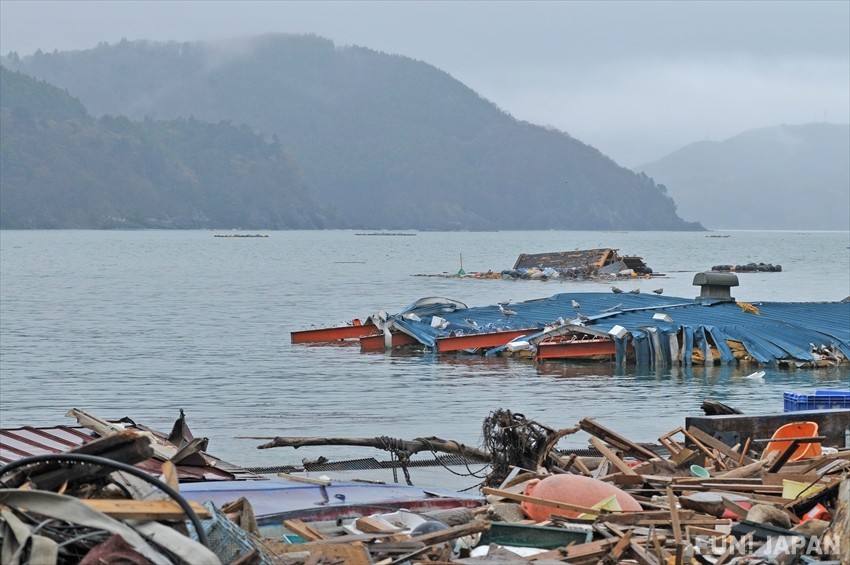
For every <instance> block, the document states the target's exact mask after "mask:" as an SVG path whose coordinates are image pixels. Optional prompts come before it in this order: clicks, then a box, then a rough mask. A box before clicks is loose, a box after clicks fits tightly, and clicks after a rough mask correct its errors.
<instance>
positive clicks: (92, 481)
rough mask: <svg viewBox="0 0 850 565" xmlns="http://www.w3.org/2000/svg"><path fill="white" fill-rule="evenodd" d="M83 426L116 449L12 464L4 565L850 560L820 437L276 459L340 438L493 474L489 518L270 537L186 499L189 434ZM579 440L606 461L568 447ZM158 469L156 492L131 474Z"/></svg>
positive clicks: (701, 438)
mask: <svg viewBox="0 0 850 565" xmlns="http://www.w3.org/2000/svg"><path fill="white" fill-rule="evenodd" d="M80 415H82V416H85V417H88V415H85V414H84V413H79V414H78V415H77V417H78V420H79V419H81V416H80ZM839 417H840V416H839ZM181 421H182V416H181ZM86 422H87V425H88V426H89V427H90V428H94V427H97V428H98V430H99V431H98V433H99V434H100V435H101V436H102V437H101V439H97V440H95V441H92V442H90V443H86V444H84V445H82V446H81V447H78V448H76V449H74V450H71V451H70V452H68V453H63V454H55V455H52V456H47V455H45V456H37V457H29V458H28V459H21V460H19V461H16V462H13V463H9V464H7V465H5V466H4V467H0V480H2V489H0V562H2V563H4V564H6V563H9V564H12V565H16V564H18V563H38V564H41V563H44V564H49V563H85V564H93V563H111V562H120V563H128V564H136V563H140V564H141V563H239V564H247V563H252V564H273V563H279V564H330V563H363V564H369V563H381V564H385V565H389V564H401V563H468V564H477V563H572V564H576V565H585V564H587V565H590V564H613V563H639V564H641V565H661V564H665V565H666V564H671V565H674V564H680V563H682V564H684V563H692V564H696V563H700V564H716V565H723V564H732V563H776V564H781V565H791V564H794V563H812V562H830V561H831V562H833V563H842V564H847V563H850V449H848V448H847V447H846V446H840V447H839V446H828V445H825V443H824V440H825V438H824V437H822V436H817V435H813V436H808V437H791V438H787V439H786V441H785V443H781V444H780V443H778V442H776V441H774V440H772V439H770V438H768V439H767V440H764V441H758V440H753V441H750V440H747V441H746V442H745V444H744V445H727V444H725V443H723V442H722V441H720V440H719V439H717V438H715V437H713V436H711V435H709V434H707V433H705V432H703V431H701V430H700V429H697V428H694V427H690V428H688V429H684V428H677V429H675V430H672V431H670V432H669V433H667V434H664V435H663V436H661V437H660V438H658V444H657V445H647V444H640V443H637V442H634V441H631V440H630V439H628V438H626V437H624V436H622V435H620V434H618V433H617V432H615V431H613V430H610V429H608V428H606V427H605V426H603V425H601V424H600V423H599V422H597V421H595V420H593V419H589V418H585V419H583V420H581V421H580V422H579V423H578V424H577V425H576V426H574V427H571V428H566V429H555V428H550V427H548V426H545V425H542V424H539V423H537V422H534V421H533V420H530V419H527V418H525V417H524V416H522V415H521V414H515V413H512V412H510V411H508V410H498V411H495V412H493V413H492V414H491V415H490V417H488V418H487V419H486V420H485V423H484V431H485V446H484V447H483V448H469V447H466V446H463V445H462V444H459V443H457V442H453V441H446V440H441V439H439V438H419V439H417V440H413V441H402V440H391V439H390V438H377V439H378V440H380V441H365V440H356V439H340V440H333V439H328V438H275V439H274V441H272V442H271V443H269V444H265V445H264V446H263V447H266V448H269V447H283V446H299V445H310V444H317V443H318V444H323V445H329V444H332V443H334V441H337V442H340V443H342V442H347V444H348V445H369V446H372V447H374V446H375V445H379V446H384V448H386V449H390V450H394V451H395V452H396V454H397V455H399V456H400V459H401V456H402V455H403V453H402V452H404V451H405V450H406V449H410V450H412V451H415V450H424V449H427V450H429V451H438V450H444V451H449V452H453V453H463V454H469V455H471V456H473V457H474V458H476V459H478V460H482V459H489V461H491V462H492V465H491V467H490V469H491V473H490V475H489V476H488V477H486V478H485V480H484V481H483V483H482V485H484V486H482V494H483V495H484V497H485V498H483V499H481V502H482V504H481V505H480V506H478V507H475V508H468V507H467V508H453V509H444V510H436V511H431V512H410V511H404V510H398V509H396V510H395V511H387V512H385V513H380V514H369V515H363V516H360V517H357V518H356V519H351V520H346V521H342V520H339V521H334V522H330V523H329V522H311V521H309V520H308V519H306V518H305V519H298V518H290V519H286V520H284V521H283V522H282V524H279V526H280V528H281V529H279V530H278V531H277V533H276V534H272V533H271V532H270V531H268V530H264V529H263V527H258V525H257V523H258V518H259V516H257V517H255V516H254V510H253V508H252V505H251V503H250V501H249V500H247V499H244V498H240V499H238V500H234V501H232V502H231V503H228V504H224V505H222V506H221V507H216V506H215V505H213V504H212V503H206V504H204V505H200V504H197V503H194V502H192V503H190V502H187V501H186V499H184V498H183V497H182V496H181V495H180V483H179V482H178V480H177V473H176V471H175V465H174V463H173V462H172V460H174V459H175V456H177V455H178V454H179V453H180V452H181V451H185V450H183V449H181V444H183V446H182V447H183V448H185V447H186V445H188V444H189V443H191V441H189V442H186V441H185V440H186V438H185V437H184V439H183V440H182V441H180V442H177V443H174V444H170V445H169V443H168V442H167V441H165V442H164V441H163V440H162V439H161V438H157V437H154V436H153V435H152V434H150V433H140V432H139V431H138V430H135V429H125V430H121V429H118V428H114V427H110V426H109V425H107V424H106V423H105V422H104V421H101V420H98V419H96V418H91V417H88V420H86ZM178 422H180V421H178ZM848 424H850V422H848ZM176 428H177V427H175V429H176ZM579 432H582V433H586V434H587V435H588V436H589V440H588V441H589V444H590V446H591V447H592V449H593V450H594V451H595V453H596V454H597V455H594V456H585V455H579V454H577V453H576V452H573V453H570V454H565V453H564V452H559V451H558V450H557V449H556V445H557V443H558V441H559V440H560V439H561V438H563V437H564V436H566V435H572V434H577V433H579ZM176 438H177V435H176V434H175V433H172V438H171V439H172V440H173V441H176ZM774 444H777V445H778V446H779V448H778V449H775V448H772V447H771V446H774ZM815 444H816V445H817V446H818V448H817V449H814V448H813V447H812V446H814V445H815ZM822 444H823V445H822ZM196 453H197V452H196ZM184 455H185V454H184ZM202 455H203V454H202ZM407 455H408V456H409V455H410V453H407ZM181 457H182V456H181ZM204 457H205V456H204ZM151 458H153V459H157V460H158V461H160V462H161V476H160V477H159V478H156V477H151V476H149V474H148V475H147V476H146V475H145V473H144V472H143V471H140V470H138V468H136V467H132V466H133V465H137V464H141V462H143V461H145V460H148V461H149V460H150V459H151ZM178 459H179V457H178ZM134 469H135V470H134ZM301 480H304V481H308V482H314V483H315V482H317V480H316V479H307V478H302V479H301ZM328 484H330V483H328ZM305 516H306V514H305ZM280 531H284V532H286V535H281V534H280Z"/></svg>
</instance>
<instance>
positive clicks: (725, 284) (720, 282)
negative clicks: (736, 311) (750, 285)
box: [694, 273, 738, 302]
mask: <svg viewBox="0 0 850 565" xmlns="http://www.w3.org/2000/svg"><path fill="white" fill-rule="evenodd" d="M694 286H699V287H700V292H699V296H697V299H701V300H704V299H711V300H720V301H722V302H734V301H735V299H734V298H733V297H732V291H731V288H732V287H733V286H738V276H737V275H735V274H734V273H697V274H696V275H694Z"/></svg>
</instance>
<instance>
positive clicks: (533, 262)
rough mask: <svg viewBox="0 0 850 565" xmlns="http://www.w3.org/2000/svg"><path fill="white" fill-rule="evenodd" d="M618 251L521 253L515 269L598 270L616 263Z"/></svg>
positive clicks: (585, 250)
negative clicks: (590, 268)
mask: <svg viewBox="0 0 850 565" xmlns="http://www.w3.org/2000/svg"><path fill="white" fill-rule="evenodd" d="M618 258H619V257H618V256H617V250H616V249H608V248H606V249H582V250H578V249H577V250H575V251H557V252H552V253H520V255H519V257H517V260H516V263H514V269H545V268H547V267H548V268H552V269H570V268H572V267H577V268H578V267H584V266H592V267H595V268H597V269H599V268H601V267H604V266H605V265H608V264H610V263H613V262H614V261H616V260H617V259H618Z"/></svg>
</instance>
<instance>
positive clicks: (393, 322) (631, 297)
mask: <svg viewBox="0 0 850 565" xmlns="http://www.w3.org/2000/svg"><path fill="white" fill-rule="evenodd" d="M458 304H459V303H456V302H453V301H446V304H445V305H444V306H443V307H441V305H440V304H439V303H436V304H435V303H434V301H433V300H432V301H431V302H429V303H428V304H427V305H426V306H421V307H417V306H416V305H415V304H414V305H412V306H411V307H410V308H408V309H406V310H404V311H402V312H401V313H399V314H397V315H395V316H391V317H390V318H389V322H390V326H391V327H395V328H396V329H398V330H400V331H403V332H404V333H407V334H409V335H411V336H413V337H414V338H415V339H417V340H418V341H419V342H420V343H422V344H423V345H425V346H427V347H433V346H434V345H435V343H436V340H437V339H438V338H441V337H449V336H458V335H469V334H480V333H487V332H495V331H508V330H519V329H527V330H529V334H533V333H537V332H540V331H541V330H543V329H544V328H546V327H549V326H552V325H556V324H558V323H563V322H565V321H572V323H576V324H579V323H580V324H582V325H584V326H586V327H588V328H593V329H594V330H598V331H602V332H606V333H607V332H608V331H609V330H611V329H612V328H613V327H614V326H615V325H619V326H622V327H624V328H625V329H626V330H627V331H628V332H630V334H631V338H632V340H633V341H642V340H644V339H646V338H647V337H648V331H649V330H648V329H647V328H656V329H657V330H658V331H661V332H662V333H663V334H664V335H665V336H669V335H670V334H676V333H679V332H680V331H681V332H683V335H685V336H686V337H687V342H686V345H688V343H690V339H693V340H694V344H695V345H696V346H697V347H700V346H701V344H707V341H706V340H707V339H708V338H707V337H706V336H710V339H711V341H713V342H714V343H715V344H717V345H718V350H719V352H720V353H721V356H722V358H723V360H724V361H732V360H733V359H734V358H733V357H732V355H731V351H729V350H728V348H727V346H726V344H725V341H726V340H727V339H728V340H732V341H737V342H741V343H742V344H743V345H744V347H745V348H746V349H747V351H748V352H749V353H750V354H751V355H752V356H753V357H754V358H755V359H756V360H758V361H759V362H762V363H771V362H775V361H777V360H781V359H792V360H800V361H812V360H813V359H814V358H815V357H814V355H813V351H814V350H815V349H817V348H820V347H821V346H826V347H830V346H831V347H835V348H837V349H839V350H841V352H842V353H843V354H844V356H845V357H847V358H850V303H847V302H819V303H811V302H790V303H781V302H756V303H753V304H752V306H754V307H755V308H746V307H741V306H739V305H738V304H736V303H735V302H722V301H717V300H699V299H690V298H679V297H670V296H658V295H655V294H630V293H623V294H614V293H607V292H606V293H563V294H556V295H554V296H551V297H548V298H541V299H537V300H529V301H525V302H518V303H512V304H507V305H505V306H504V308H505V309H507V310H509V311H510V312H504V311H503V310H502V309H500V307H499V306H498V305H493V306H482V307H473V308H465V307H463V305H462V304H461V305H460V306H458ZM657 313H664V314H667V316H669V317H670V318H671V319H672V321H670V322H667V321H663V320H661V321H659V320H654V319H653V315H655V314H657ZM625 339H628V337H626V338H625ZM667 341H669V339H668V340H667ZM661 346H662V348H663V347H669V344H668V345H665V344H664V343H663V340H662V341H661ZM659 353H660V352H659ZM654 354H655V353H654V348H653V347H650V356H653V355H654ZM667 354H668V356H669V352H668V353H667ZM686 360H689V355H688V356H686Z"/></svg>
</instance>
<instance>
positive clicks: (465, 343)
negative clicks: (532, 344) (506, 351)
mask: <svg viewBox="0 0 850 565" xmlns="http://www.w3.org/2000/svg"><path fill="white" fill-rule="evenodd" d="M534 331H537V330H536V329H526V330H510V331H503V332H491V333H482V334H469V335H462V336H452V337H442V338H439V339H437V346H436V350H437V352H438V353H449V352H451V351H463V350H465V349H478V348H480V347H488V348H489V347H499V346H501V345H505V344H506V343H509V342H510V341H512V340H514V339H516V338H518V337H520V336H524V335H526V334H528V333H530V332H534Z"/></svg>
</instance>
